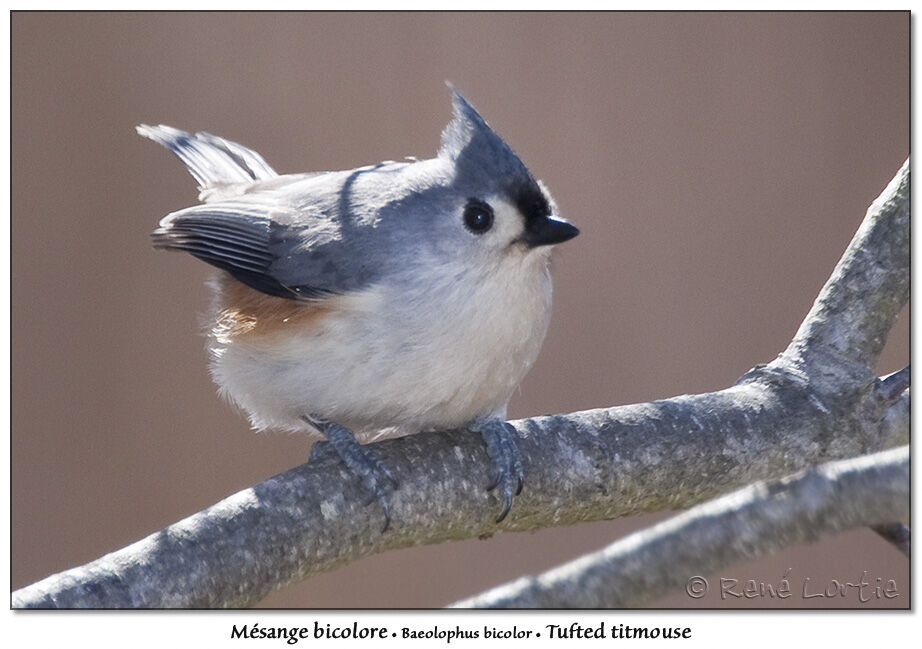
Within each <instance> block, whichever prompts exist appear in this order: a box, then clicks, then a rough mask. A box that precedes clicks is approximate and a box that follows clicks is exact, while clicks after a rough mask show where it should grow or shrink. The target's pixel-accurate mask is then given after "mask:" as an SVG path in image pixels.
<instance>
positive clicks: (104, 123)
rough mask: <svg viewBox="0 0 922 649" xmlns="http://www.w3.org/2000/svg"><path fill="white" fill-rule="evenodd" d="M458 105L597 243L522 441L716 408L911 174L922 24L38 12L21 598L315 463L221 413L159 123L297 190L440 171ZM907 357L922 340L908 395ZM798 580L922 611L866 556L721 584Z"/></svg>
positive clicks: (901, 339)
mask: <svg viewBox="0 0 922 649" xmlns="http://www.w3.org/2000/svg"><path fill="white" fill-rule="evenodd" d="M446 79H448V80H451V81H453V82H454V83H455V84H456V85H457V87H458V88H459V89H461V90H462V91H463V92H464V93H465V94H466V95H467V96H468V98H469V99H470V100H471V101H472V102H473V103H474V104H475V105H476V106H477V107H478V108H479V109H480V110H481V112H482V113H483V114H484V116H485V117H486V118H487V120H488V121H490V123H491V124H492V125H493V126H494V127H495V128H496V129H497V130H498V131H499V132H500V133H501V134H502V135H503V136H504V137H505V138H506V139H507V140H508V141H509V142H510V143H511V145H512V146H513V147H514V148H515V149H516V151H517V152H518V153H519V154H520V155H521V156H522V158H523V159H524V160H525V162H526V164H528V165H529V166H530V168H531V169H532V170H533V172H534V173H535V174H536V175H537V176H539V177H541V178H543V179H544V180H545V181H546V182H547V184H548V185H549V186H550V188H551V190H552V191H553V193H554V195H555V197H556V199H557V202H558V203H559V205H560V207H561V210H562V212H563V214H564V215H565V216H567V217H568V218H569V219H571V220H572V221H573V222H574V223H575V224H577V225H578V226H579V227H580V228H581V229H582V231H583V235H582V236H581V237H579V238H577V239H576V240H574V241H573V242H571V243H569V244H567V245H566V246H563V247H562V248H561V249H560V251H559V253H558V255H557V258H556V262H555V265H556V268H555V277H556V284H555V300H556V302H555V311H554V318H553V322H552V325H551V331H550V333H549V336H548V339H547V342H546V344H545V347H544V350H543V353H542V355H541V357H540V359H539V361H538V363H537V364H536V366H535V367H534V369H533V370H532V372H531V374H530V375H529V376H528V378H527V379H526V380H525V382H524V384H523V385H522V390H521V394H520V395H519V396H518V397H516V399H515V400H514V401H513V403H512V408H511V413H510V414H511V416H513V417H523V416H527V415H535V414H542V413H550V412H562V411H572V410H579V409H584V408H591V407H597V406H608V405H613V404H623V403H632V402H637V401H647V400H652V399H656V398H660V397H668V396H672V395H675V394H680V393H691V392H699V391H705V390H714V389H717V388H722V387H725V386H727V385H729V384H730V383H732V382H733V381H734V380H735V379H736V378H737V377H738V376H739V375H740V374H742V373H743V372H745V371H746V370H747V369H748V368H750V367H751V366H753V365H754V364H756V363H758V362H762V361H768V360H770V359H772V358H773V357H774V356H775V355H776V354H777V353H778V352H780V351H781V350H782V349H783V348H784V347H785V345H786V344H787V342H788V341H789V339H790V338H791V336H792V335H793V333H794V331H795V330H796V328H797V325H798V324H799V323H800V321H801V319H802V318H803V316H804V314H805V313H806V312H807V310H808V308H809V307H810V304H811V303H812V301H813V299H814V297H815V296H816V294H817V292H818V291H819V289H820V287H821V286H822V284H823V282H824V281H825V280H826V278H827V277H828V275H829V273H830V271H831V270H832V268H833V266H834V264H835V263H836V261H837V259H838V258H839V256H840V255H841V254H842V252H843V250H844V249H845V246H846V244H847V243H848V241H849V239H850V238H851V236H852V234H853V233H854V231H855V229H856V228H857V226H858V224H859V222H860V221H861V218H862V216H863V215H864V211H865V208H866V207H867V205H868V204H869V203H870V202H871V201H872V200H873V199H874V198H875V197H876V196H877V194H878V193H879V192H880V191H881V190H882V189H883V188H884V186H885V185H886V183H887V182H888V181H889V180H890V178H891V177H892V176H893V174H894V173H895V172H896V170H897V169H898V168H899V166H900V164H901V163H902V162H903V160H904V159H905V158H906V157H907V155H908V153H909V139H908V136H909V14H908V13H907V12H902V13H794V14H790V13H731V14H727V13H681V14H674V13H640V14H631V13H628V14H623V13H606V14H593V13H570V14H553V13H541V14H512V13H500V14H482V13H464V14H454V13H426V14H405V13H390V14H375V13H352V14H328V13H298V14H264V13H257V14H226V13H211V14H197V13H191V14H173V13H156V14H146V13H139V14H121V13H79V14H73V13H14V14H13V16H12V152H13V157H12V453H13V454H12V472H13V473H12V530H13V533H12V582H13V583H12V586H13V588H18V587H21V586H24V585H26V584H28V583H31V582H32V581H35V580H37V579H39V578H42V577H45V576H46V575H48V574H50V573H53V572H56V571H60V570H63V569H66V568H70V567H72V566H75V565H78V564H82V563H85V562H87V561H89V560H92V559H95V558H96V557H98V556H99V555H101V554H103V553H106V552H109V551H111V550H115V549H117V548H119V547H122V546H124V545H126V544H128V543H130V542H132V541H135V540H137V539H139V538H141V537H143V536H145V535H147V534H149V533H152V532H154V531H157V530H159V529H160V528H162V527H164V526H166V525H168V524H170V523H173V522H175V521H177V520H179V519H180V518H182V517H185V516H187V515H189V514H192V513H194V512H196V511H198V510H200V509H203V508H205V507H207V506H208V505H211V504H212V503H214V502H216V501H217V500H219V499H221V498H223V497H225V496H227V495H229V494H231V493H233V492H235V491H237V490H239V489H242V488H244V487H248V486H250V485H253V484H255V483H257V482H259V481H261V480H263V479H265V478H267V477H269V476H272V475H274V474H276V473H278V472H281V471H283V470H285V469H288V468H290V467H291V466H293V465H294V464H296V463H298V462H300V460H299V459H298V458H303V459H304V460H306V458H307V453H308V447H307V445H306V443H305V442H304V441H303V440H301V439H299V438H298V437H296V436H289V435H284V434H276V433H268V434H262V435H255V434H253V433H252V432H250V431H249V430H248V428H247V424H246V422H245V420H244V418H243V417H241V416H239V415H238V414H237V413H235V412H234V411H233V410H232V408H231V407H230V406H228V405H227V404H226V403H223V402H222V401H221V400H220V399H219V398H218V397H217V396H216V395H215V390H214V387H213V386H212V384H211V382H210V380H209V377H208V373H207V370H206V358H205V353H204V350H203V344H204V339H203V337H202V335H201V332H200V327H199V318H200V315H201V313H202V311H203V310H204V307H205V304H206V299H207V292H206V289H205V287H204V286H203V281H204V279H205V277H206V275H207V274H208V272H209V269H208V267H207V266H206V265H205V264H203V263H201V262H199V261H197V260H195V259H193V258H192V257H189V256H184V255H178V254H166V253H157V252H154V251H153V250H152V249H151V247H150V245H149V241H148V232H149V231H150V230H151V229H152V228H153V227H154V226H155V224H156V222H157V220H158V219H160V217H162V216H163V215H165V214H166V213H167V212H169V211H171V210H174V209H177V208H180V207H184V206H186V205H189V204H192V203H193V202H195V197H196V191H195V183H194V181H193V180H192V178H191V177H190V176H188V175H187V174H186V172H185V171H184V169H183V167H182V165H181V164H180V163H179V162H178V161H177V160H176V159H174V158H173V157H172V156H171V155H169V154H168V153H167V152H166V151H165V150H162V149H161V148H159V147H157V146H156V145H154V144H153V143H151V142H148V141H145V140H142V139H141V138H140V137H138V136H137V135H136V134H135V133H134V126H135V124H138V123H141V122H148V123H154V124H156V123H165V124H171V125H174V126H178V127H181V128H185V129H190V130H193V129H199V130H208V131H210V132H212V133H216V134H219V135H223V136H225V137H228V138H230V139H233V140H237V141H239V142H241V143H243V144H245V145H248V146H250V147H252V148H254V149H256V150H257V151H259V152H260V153H262V154H263V156H264V157H265V158H266V160H267V161H268V162H269V163H270V164H271V165H272V166H273V167H275V168H276V169H277V170H279V171H280V172H282V173H284V172H292V171H309V170H326V169H342V168H350V167H354V166H358V165H362V164H367V163H372V162H377V161H379V160H383V159H394V158H400V157H402V156H404V155H416V156H421V157H428V156H431V155H432V154H433V153H434V152H435V150H436V149H437V147H438V141H439V133H440V130H441V128H442V127H443V126H444V124H445V123H446V122H447V121H448V119H449V117H450V107H449V94H448V90H447V89H446V88H445V86H444V85H443V81H444V80H446ZM908 357H909V327H908V312H907V313H904V315H903V317H902V318H901V321H900V323H899V324H898V326H897V328H896V329H895V330H894V332H893V333H892V335H891V339H890V343H889V345H888V348H887V350H886V353H885V356H884V359H883V360H882V363H881V367H880V370H881V371H882V372H886V371H892V370H895V369H899V368H900V367H902V366H903V365H905V364H906V363H907V362H908ZM663 517H664V515H657V516H645V517H639V518H634V519H626V520H619V521H613V522H604V523H594V524H587V525H582V526H579V527H570V528H561V529H551V530H545V531H542V532H539V533H535V534H498V535H496V536H495V537H494V538H492V539H490V540H486V541H479V540H472V541H466V542H458V543H446V544H443V545H440V546H434V547H423V548H413V549H407V550H401V551H397V552H390V553H387V554H384V555H380V556H375V557H371V558H368V559H365V560H362V561H359V562H357V563H354V564H352V565H350V566H348V567H345V568H342V569H340V570H337V571H335V572H331V573H328V574H324V575H321V576H319V577H316V578H314V579H312V580H309V581H307V582H304V583H303V584H300V585H297V586H295V587H292V588H290V589H288V590H286V591H284V592H280V593H276V594H273V595H272V596H270V597H269V598H268V599H267V600H265V602H264V604H265V605H266V606H292V607H431V606H440V605H444V604H447V603H449V602H451V601H453V600H455V599H458V598H461V597H463V596H467V595H471V594H474V593H476V592H479V591H481V590H483V589H485V588H487V587H489V586H492V585H495V584H499V583H502V582H505V581H507V580H510V579H513V578H515V577H518V576H520V575H522V574H525V573H534V572H536V571H540V570H543V569H545V568H548V567H550V566H553V565H555V564H558V563H560V562H561V561H564V560H566V559H568V558H571V557H573V556H576V555H577V554H579V553H583V552H586V551H589V550H593V549H596V548H599V547H601V546H602V545H604V544H606V543H608V542H610V541H612V540H614V539H616V538H618V537H620V536H623V535H624V534H626V533H628V532H629V531H631V530H634V529H637V528H639V527H643V526H646V525H649V524H650V523H651V522H653V521H655V520H659V519H661V518H663ZM789 568H790V569H791V572H790V573H788V577H789V579H790V580H791V582H792V584H793V586H794V590H795V593H796V592H798V588H799V586H800V585H801V584H802V583H803V581H804V578H807V577H808V578H810V580H811V582H810V583H811V584H823V585H825V584H827V583H828V582H829V580H831V579H837V580H839V581H846V580H851V581H855V580H857V579H858V578H860V577H861V573H862V571H864V570H867V571H868V578H869V579H870V580H872V583H873V580H875V579H876V578H878V577H879V578H882V579H883V581H884V582H886V580H888V579H894V580H895V581H896V583H897V585H898V589H899V592H900V593H901V597H900V598H899V599H897V600H893V601H891V602H886V601H885V600H884V601H872V602H871V603H870V604H869V606H875V605H881V604H884V605H886V604H890V605H897V606H907V605H908V597H907V596H908V589H909V569H908V561H907V560H906V559H905V558H904V557H902V556H901V555H900V554H899V553H898V552H897V551H896V550H894V549H893V548H891V547H890V546H888V545H887V544H886V543H885V542H883V541H881V540H879V539H878V538H877V537H875V535H874V534H873V533H871V532H869V531H866V530H858V531H854V532H851V533H848V534H843V535H841V536H839V537H836V538H832V539H828V540H825V541H823V542H820V543H816V544H813V545H809V546H804V547H796V548H792V549H790V550H788V551H786V552H784V553H782V554H779V555H777V556H774V557H771V558H768V559H765V560H762V561H758V562H755V563H751V564H743V565H737V566H732V567H730V568H728V569H727V570H725V571H723V572H722V573H721V575H720V576H726V577H733V578H737V579H740V580H741V581H745V580H747V579H757V580H760V581H766V582H769V583H775V584H777V582H778V580H780V579H781V578H782V576H784V574H785V571H786V570H788V569H789ZM746 603H749V604H756V605H777V604H778V602H777V600H775V601H767V600H761V601H760V600H756V601H754V602H745V601H744V602H743V603H742V604H746ZM856 603H857V600H856V599H855V598H854V597H849V598H847V599H844V600H841V599H835V600H832V601H830V600H823V599H820V600H819V601H818V600H817V599H810V600H803V599H802V598H800V597H797V596H795V597H793V598H791V599H789V600H786V601H785V602H784V605H787V606H790V605H794V606H814V605H821V606H830V605H832V606H854V605H855V604H856ZM660 604H661V605H668V606H694V605H709V606H721V605H728V606H738V605H741V603H740V602H738V601H731V602H721V601H720V600H719V599H718V598H716V597H708V598H705V599H704V600H699V601H694V600H690V599H689V598H688V597H687V596H685V594H684V593H676V594H675V595H673V596H670V597H667V598H665V599H663V600H662V601H661V602H660Z"/></svg>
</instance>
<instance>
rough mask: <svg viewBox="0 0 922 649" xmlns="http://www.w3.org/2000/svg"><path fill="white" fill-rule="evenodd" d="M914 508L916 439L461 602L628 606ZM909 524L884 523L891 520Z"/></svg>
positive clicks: (759, 487) (749, 490)
mask: <svg viewBox="0 0 922 649" xmlns="http://www.w3.org/2000/svg"><path fill="white" fill-rule="evenodd" d="M908 516H909V447H908V446H901V447H899V448H896V449H891V450H889V451H883V452H881V453H876V454H873V455H866V456H863V457H861V458H856V459H851V460H838V461H836V462H829V463H827V464H823V465H820V466H819V467H816V468H813V469H808V470H807V471H805V472H802V473H800V474H798V475H796V476H791V477H788V478H785V479H783V480H778V481H774V482H768V483H766V482H759V483H756V484H754V485H751V486H749V487H745V488H744V489H741V490H739V491H736V492H733V493H731V494H729V495H727V496H723V497H721V498H718V499H716V500H712V501H710V502H707V503H704V504H702V505H698V506H697V507H694V508H693V509H690V510H689V511H687V512H685V513H683V514H679V515H678V516H675V517H673V518H671V519H669V520H667V521H664V522H662V523H660V524H659V525H655V526H654V527H652V528H650V529H647V530H643V531H641V532H637V533H635V534H631V535H630V536H627V537H625V538H624V539H621V540H619V541H617V542H616V543H613V544H611V545H609V546H608V547H606V548H604V549H603V550H600V551H598V552H594V553H592V554H588V555H585V556H583V557H580V558H579V559H576V560H574V561H571V562H569V563H566V564H564V565H562V566H560V567H558V568H554V569H552V570H549V571H547V572H545V573H543V574H541V575H538V576H536V577H522V578H520V579H518V580H516V581H514V582H511V583H509V584H505V585H503V586H499V587H497V588H494V589H491V590H489V591H487V592H486V593H484V594H482V595H478V596H476V597H472V598H470V599H466V600H463V601H461V602H458V603H456V604H454V605H453V607H455V608H603V607H604V608H627V607H637V606H644V605H647V604H649V603H650V602H651V601H653V600H655V599H656V598H658V597H660V596H662V595H665V594H667V593H669V592H673V591H676V592H678V591H679V589H680V588H682V587H683V586H685V587H687V586H688V585H690V584H692V585H700V582H698V583H697V584H695V583H693V582H690V581H689V580H692V579H694V578H696V577H700V576H705V575H710V574H712V573H714V572H715V571H716V570H718V569H720V568H722V567H724V566H727V565H729V564H731V563H733V562H734V561H740V560H742V559H756V558H759V557H762V556H765V555H766V554H770V553H772V552H776V551H778V550H780V549H782V548H785V547H788V546H790V545H794V544H795V543H808V542H812V541H816V540H817V539H819V538H821V537H822V536H825V535H828V534H834V533H836V532H841V531H844V530H847V529H850V528H853V527H863V526H865V525H871V526H877V525H880V524H881V523H885V522H886V521H891V520H896V519H901V518H906V517H908ZM897 526H898V527H900V528H903V526H902V525H899V524H896V525H886V526H885V527H887V529H894V528H895V527H897Z"/></svg>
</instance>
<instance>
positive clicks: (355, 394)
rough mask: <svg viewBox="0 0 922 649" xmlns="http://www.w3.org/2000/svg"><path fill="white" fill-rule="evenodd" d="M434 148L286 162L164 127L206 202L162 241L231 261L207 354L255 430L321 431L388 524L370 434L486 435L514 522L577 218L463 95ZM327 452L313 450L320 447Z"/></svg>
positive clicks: (162, 135) (160, 137) (179, 218)
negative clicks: (417, 153) (516, 397)
mask: <svg viewBox="0 0 922 649" xmlns="http://www.w3.org/2000/svg"><path fill="white" fill-rule="evenodd" d="M452 95H453V109H454V119H453V120H452V122H451V123H450V124H449V125H448V126H447V127H446V128H445V131H444V132H443V133H442V145H441V148H440V150H439V152H438V154H437V155H436V157H435V158H432V159H430V160H407V161H403V162H382V163H380V164H376V165H370V166H366V167H359V168H357V169H351V170H348V171H332V172H323V173H305V174H288V175H281V176H280V175H278V174H277V173H276V172H275V171H273V169H272V168H271V167H270V166H269V165H268V164H266V162H265V161H264V160H263V159H262V157H261V156H260V155H259V154H257V153H255V152H254V151H251V150H249V149H247V148H245V147H243V146H241V145H239V144H236V143H234V142H230V141H228V140H225V139H222V138H220V137H216V136H214V135H210V134H208V133H196V134H194V135H193V134H190V133H186V132H184V131H180V130H177V129H174V128H170V127H168V126H146V125H142V126H139V127H138V129H137V130H138V132H139V133H140V134H141V135H143V136H145V137H148V138H150V139H152V140H154V141H155V142H159V143H160V144H162V145H164V146H165V147H167V148H169V149H170V150H171V151H172V152H173V153H175V154H176V155H177V156H178V157H179V159H180V160H182V162H183V163H184V164H185V165H186V167H187V168H188V170H189V171H190V173H191V174H192V175H193V176H194V177H195V180H196V181H198V183H199V189H200V192H201V193H200V194H199V198H200V200H201V201H203V202H202V204H200V205H195V206H193V207H188V208H186V209H183V210H179V211H178V212H173V213H172V214H169V215H168V216H166V217H165V218H164V219H163V220H162V221H160V227H158V228H157V229H156V230H154V232H153V234H152V237H153V243H154V246H155V247H156V248H165V249H169V250H184V251H186V252H189V253H191V254H192V255H194V256H195V257H198V258H199V259H201V260H203V261H205V262H208V263H209V264H211V265H213V266H216V267H217V268H219V269H221V271H222V272H220V275H219V276H217V277H216V278H215V279H214V281H213V286H214V301H213V302H214V303H213V306H212V311H211V314H210V320H209V323H210V325H209V326H210V331H209V333H208V350H209V352H210V356H211V374H212V377H213V378H214V381H215V383H217V385H218V387H219V391H220V393H221V394H222V395H224V396H225V397H227V398H229V399H230V400H231V401H232V402H234V403H235V404H237V405H238V406H240V407H241V408H242V409H243V410H245V411H246V412H247V414H248V415H249V419H250V422H251V423H252V425H253V427H254V428H256V429H258V430H262V429H267V428H276V429H285V430H293V431H303V432H307V433H308V434H311V435H314V436H318V435H319V436H322V437H323V438H325V439H326V440H327V441H328V442H329V444H330V445H331V446H332V448H333V449H334V450H335V451H336V453H337V454H338V455H339V457H340V458H341V459H342V461H343V462H344V463H345V464H346V465H347V466H348V467H349V469H350V470H351V471H352V472H353V473H355V474H356V475H357V476H358V477H359V478H361V480H362V482H363V483H364V485H365V486H366V487H367V488H368V489H369V490H371V492H373V493H374V495H375V496H376V498H377V500H378V502H380V504H381V506H382V507H383V508H384V517H385V523H384V529H387V526H388V524H389V522H390V510H389V498H388V496H389V493H390V492H391V490H393V489H396V488H397V486H398V485H397V481H396V480H395V479H394V477H393V476H392V475H391V472H390V471H389V470H388V468H387V467H386V466H385V465H384V464H383V463H382V462H380V460H378V459H377V458H376V457H375V455H374V454H372V453H371V452H369V451H368V449H366V448H364V447H363V446H362V445H361V444H360V443H359V440H362V441H363V442H367V441H370V440H372V439H377V438H381V437H394V436H399V435H405V434H408V433H415V432H420V431H427V430H436V429H451V428H459V427H467V428H469V429H471V430H474V431H478V432H480V433H481V435H482V436H483V439H484V441H485V443H486V446H487V451H488V453H489V455H490V457H491V459H492V460H493V463H494V467H495V473H494V479H493V482H492V484H491V485H489V486H488V487H487V488H488V489H489V490H492V489H494V488H497V487H498V488H499V493H500V494H501V496H502V499H503V502H504V506H503V509H502V512H501V513H500V515H499V518H498V519H497V522H499V521H501V520H502V519H503V518H504V517H505V516H506V514H507V513H508V511H509V508H510V506H511V505H512V499H513V496H514V495H516V494H518V493H519V492H520V491H521V488H522V480H523V469H522V462H521V460H520V457H519V451H518V447H517V444H516V432H515V429H514V428H512V426H511V425H509V424H507V423H506V422H505V421H504V420H505V416H506V407H507V404H508V403H509V400H510V398H511V397H512V394H513V392H514V390H515V389H516V387H517V386H518V385H519V383H520V382H521V380H522V379H523V378H524V376H525V374H526V372H528V370H529V368H530V367H531V366H532V364H533V363H534V362H535V359H536V358H537V356H538V351H539V350H540V348H541V344H542V343H543V341H544V337H545V334H546V333H547V327H548V321H549V318H550V311H551V277H550V273H549V268H548V262H549V258H550V250H551V248H552V246H553V245H554V244H558V243H561V242H564V241H567V240H568V239H571V238H573V237H574V236H576V235H577V234H578V233H579V231H578V230H577V229H576V228H575V227H573V226H572V225H570V224H569V223H567V222H566V221H563V220H561V219H560V218H558V217H557V216H556V211H557V210H556V207H555V205H554V202H553V200H552V199H551V197H550V194H549V193H548V191H547V189H546V188H545V187H544V185H543V184H541V183H540V182H539V181H537V180H535V178H534V177H533V176H532V175H531V173H530V172H529V171H528V169H527V168H526V167H525V165H524V164H523V163H522V161H521V160H519V158H518V156H516V154H515V153H514V152H513V151H512V149H511V148H509V146H508V145H507V144H506V143H505V142H504V141H503V140H502V139H501V138H500V137H499V136H498V135H497V134H496V133H495V132H494V131H493V130H492V129H491V128H490V127H489V126H488V125H487V123H486V122H485V121H484V120H483V118H482V117H481V116H480V115H479V114H478V113H477V111H476V110H474V108H473V107H472V106H471V105H470V104H469V103H468V102H467V101H466V100H465V99H464V97H462V96H461V95H460V94H459V93H458V92H457V91H454V90H452ZM312 455H313V454H312Z"/></svg>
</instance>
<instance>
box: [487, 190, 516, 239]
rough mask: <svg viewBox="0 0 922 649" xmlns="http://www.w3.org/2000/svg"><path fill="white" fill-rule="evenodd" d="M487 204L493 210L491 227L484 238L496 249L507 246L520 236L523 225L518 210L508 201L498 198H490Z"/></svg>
mask: <svg viewBox="0 0 922 649" xmlns="http://www.w3.org/2000/svg"><path fill="white" fill-rule="evenodd" d="M487 202H488V203H489V204H490V206H491V207H492V208H493V227H492V228H491V229H490V231H489V232H487V233H486V236H488V237H489V238H490V242H491V243H494V244H495V245H496V246H497V247H505V246H508V245H509V243H510V242H512V241H514V240H515V239H517V238H518V237H519V236H521V234H522V231H523V230H524V227H525V223H524V221H523V219H522V215H521V214H520V213H519V210H518V208H516V206H515V205H513V204H512V203H510V202H509V201H507V200H505V199H503V198H500V197H498V196H491V197H489V198H488V199H487Z"/></svg>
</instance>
